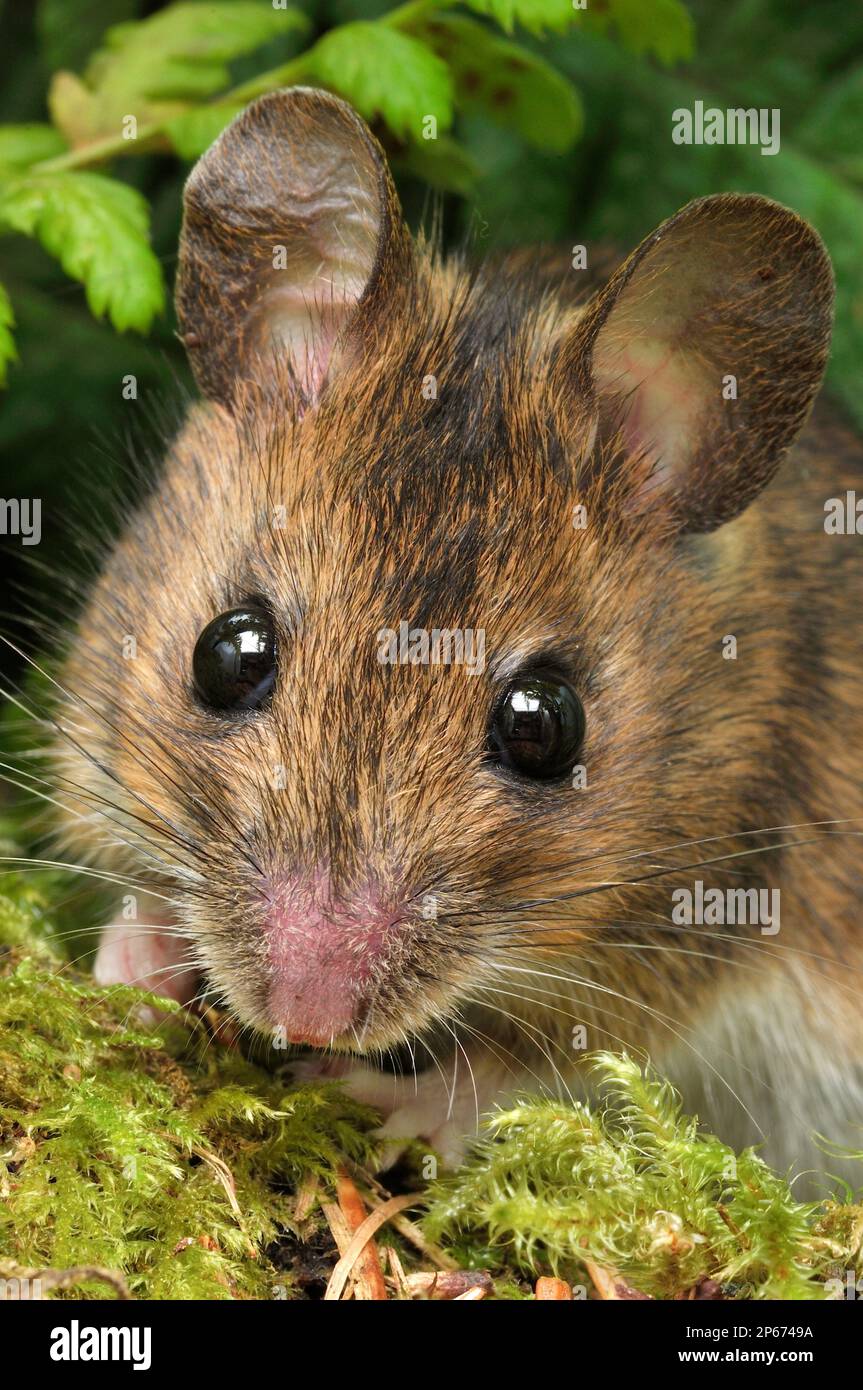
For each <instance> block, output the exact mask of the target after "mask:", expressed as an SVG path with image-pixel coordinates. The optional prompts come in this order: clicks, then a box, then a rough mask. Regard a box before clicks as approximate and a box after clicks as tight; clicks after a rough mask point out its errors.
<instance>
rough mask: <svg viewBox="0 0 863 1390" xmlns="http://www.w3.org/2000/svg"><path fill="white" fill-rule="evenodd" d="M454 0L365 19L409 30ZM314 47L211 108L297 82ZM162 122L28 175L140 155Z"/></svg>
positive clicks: (421, 2)
mask: <svg viewBox="0 0 863 1390" xmlns="http://www.w3.org/2000/svg"><path fill="white" fill-rule="evenodd" d="M457 3H458V0H407V3H406V4H404V5H398V6H397V7H396V8H395V9H394V10H390V12H389V14H385V15H381V17H380V19H377V20H369V21H368V23H372V24H385V25H387V26H388V27H395V28H401V27H405V28H410V26H411V25H412V24H414V23H415V22H416V21H417V20H420V19H425V18H426V17H427V16H429V15H432V14H434V13H436V12H437V11H438V10H447V9H451V8H452V6H453V5H455V4H457ZM315 47H316V45H315V44H313V45H312V47H311V48H308V49H306V51H305V53H300V54H298V55H297V56H296V57H295V58H292V59H291V60H290V62H288V63H284V64H283V65H282V66H281V67H279V68H271V69H270V71H269V72H262V73H259V74H258V76H257V77H252V78H250V79H249V81H248V82H241V83H240V85H239V86H238V87H234V88H232V90H231V91H229V92H223V93H222V95H221V96H219V97H217V98H216V99H215V100H214V101H213V102H212V103H210V104H211V105H213V106H221V105H223V104H228V103H231V102H237V101H251V100H252V99H253V98H254V97H257V96H263V94H264V93H265V92H271V91H273V90H274V89H275V88H276V87H289V86H290V85H291V84H292V83H294V82H298V81H301V80H302V79H303V78H304V77H306V76H307V75H308V73H309V68H310V65H309V59H310V58H311V56H312V54H313V53H314V51H315ZM190 109H191V110H201V109H203V108H202V107H193V108H190ZM164 134H165V122H164V121H150V122H148V124H147V125H143V126H141V128H140V130H139V131H138V137H137V139H135V140H127V139H125V138H124V137H123V136H122V135H109V136H105V137H104V138H103V139H101V140H94V141H93V143H92V144H89V145H81V146H79V147H78V149H75V150H68V151H67V152H66V153H65V154H58V155H55V156H54V157H53V159H44V160H42V161H41V163H39V164H34V165H33V166H32V172H33V173H34V174H35V173H38V174H55V173H60V172H62V171H64V170H67V169H82V168H87V167H88V166H89V165H91V164H104V163H105V162H106V161H107V160H109V159H113V158H115V157H116V156H119V155H124V154H132V153H135V154H140V153H142V150H146V149H148V148H152V146H153V144H154V143H155V142H157V141H158V140H159V138H160V137H164Z"/></svg>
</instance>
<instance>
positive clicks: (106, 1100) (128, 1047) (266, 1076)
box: [0, 887, 375, 1298]
mask: <svg viewBox="0 0 863 1390" xmlns="http://www.w3.org/2000/svg"><path fill="white" fill-rule="evenodd" d="M43 911H44V909H43V908H42V907H41V906H40V904H39V897H38V894H37V893H36V891H35V890H33V889H32V888H30V887H26V888H19V889H18V891H16V893H15V895H14V896H10V895H9V894H8V893H7V895H6V896H5V897H3V898H2V899H0V943H2V944H0V1156H2V1158H3V1160H4V1161H5V1167H0V1175H2V1176H0V1197H2V1201H0V1261H2V1262H3V1264H4V1266H5V1268H6V1270H7V1272H8V1270H9V1269H10V1268H11V1266H12V1265H15V1266H21V1267H26V1268H42V1267H45V1266H50V1267H55V1268H57V1267H67V1266H71V1265H97V1266H104V1267H107V1268H108V1269H111V1270H114V1271H119V1272H121V1273H122V1274H124V1275H125V1276H126V1279H127V1282H128V1284H129V1287H130V1288H131V1290H132V1292H133V1293H134V1294H136V1295H137V1296H139V1297H146V1298H229V1297H232V1296H234V1297H236V1296H247V1297H260V1298H269V1297H272V1291H273V1288H274V1286H275V1285H276V1284H281V1285H284V1284H285V1282H286V1281H285V1276H284V1274H283V1273H281V1272H279V1271H277V1270H276V1269H275V1268H274V1266H273V1265H272V1263H271V1262H270V1260H269V1259H268V1258H267V1255H266V1251H267V1248H268V1246H270V1244H271V1243H272V1242H273V1241H275V1240H277V1238H278V1237H279V1236H280V1234H281V1233H283V1232H285V1231H289V1230H291V1229H292V1224H293V1223H292V1216H291V1199H290V1192H291V1189H292V1188H293V1186H294V1185H295V1184H296V1183H297V1182H298V1180H299V1179H300V1178H301V1177H303V1176H304V1175H306V1174H308V1173H310V1172H315V1173H319V1174H320V1175H321V1176H322V1177H323V1178H325V1179H329V1178H330V1177H331V1175H332V1173H333V1169H334V1168H335V1166H336V1164H337V1163H338V1162H340V1161H342V1160H344V1159H346V1158H348V1159H357V1160H363V1161H367V1160H369V1159H370V1157H371V1155H372V1150H373V1145H372V1142H371V1139H370V1137H369V1136H370V1130H371V1128H372V1126H373V1124H374V1122H375V1117H374V1115H373V1113H372V1112H371V1111H368V1110H366V1109H365V1108H364V1107H361V1106H359V1105H356V1104H355V1103H353V1102H352V1101H350V1100H349V1099H348V1098H347V1097H346V1096H345V1095H344V1093H343V1092H342V1091H341V1090H340V1089H339V1088H337V1087H335V1086H332V1085H321V1086H307V1087H303V1088H302V1089H301V1090H290V1089H289V1087H288V1086H287V1085H286V1084H285V1083H284V1082H282V1081H280V1080H279V1079H278V1078H277V1077H274V1076H272V1075H271V1074H270V1073H268V1072H267V1071H265V1070H263V1069H262V1068H261V1067H258V1066H255V1065H254V1064H253V1063H252V1062H250V1061H248V1060H247V1059H246V1058H244V1057H243V1056H242V1055H241V1054H239V1053H238V1052H236V1051H231V1050H228V1049H226V1048H214V1047H211V1046H206V1040H202V1038H201V1036H200V1033H199V1032H196V1031H195V1030H194V1029H193V1028H192V1027H191V1026H190V1025H188V1024H187V1023H185V1022H184V1021H182V1020H181V1019H179V1018H176V1019H174V1020H171V1021H170V1022H169V1023H168V1024H167V1025H165V1026H162V1027H160V1028H159V1029H158V1030H157V1031H148V1030H147V1029H146V1028H144V1027H142V1026H140V1025H138V1024H136V1023H135V1022H134V1018H135V1017H136V1014H137V1011H138V1009H139V1007H140V1005H141V1004H142V1003H146V1002H148V998H149V997H148V996H147V995H145V994H143V993H142V992H141V991H139V990H133V989H112V990H110V991H106V990H103V989H99V988H97V987H96V986H95V985H93V984H92V982H90V981H88V980H87V979H86V977H84V976H83V975H81V974H80V973H78V972H76V971H74V970H72V969H71V968H70V967H69V966H68V965H63V964H62V963H61V961H60V959H59V957H58V956H57V955H55V954H54V951H53V950H52V947H51V945H50V932H48V931H47V929H46V927H45V923H44V918H43V915H42V914H43ZM25 945H26V953H25V950H24V947H25ZM151 1002H152V1001H151ZM84 1291H85V1292H86V1294H87V1295H88V1296H92V1297H110V1296H112V1291H111V1289H110V1288H108V1287H106V1286H105V1285H103V1284H95V1283H91V1284H89V1285H86V1286H85V1289H84ZM79 1292H80V1290H79Z"/></svg>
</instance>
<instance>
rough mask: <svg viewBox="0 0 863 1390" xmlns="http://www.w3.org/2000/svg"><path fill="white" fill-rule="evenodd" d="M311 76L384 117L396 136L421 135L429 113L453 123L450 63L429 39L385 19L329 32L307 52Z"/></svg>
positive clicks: (365, 112) (441, 122)
mask: <svg viewBox="0 0 863 1390" xmlns="http://www.w3.org/2000/svg"><path fill="white" fill-rule="evenodd" d="M304 62H305V63H306V65H307V72H308V75H309V77H311V78H312V79H313V80H315V81H317V82H320V83H321V84H322V85H323V86H324V87H329V88H330V90H331V91H334V92H338V93H339V94H340V95H341V96H343V97H346V98H347V100H348V101H349V102H351V104H352V105H353V106H355V107H356V109H357V110H358V111H359V113H360V115H361V116H365V118H366V120H373V119H374V118H375V116H382V117H383V119H384V120H385V121H386V123H387V125H388V126H389V128H390V130H392V131H393V133H394V134H395V135H398V136H401V137H402V138H411V139H413V140H417V139H419V138H420V136H421V134H422V126H423V121H424V119H425V118H426V117H427V116H434V117H435V118H436V119H437V123H438V127H439V128H440V129H442V130H446V129H447V128H448V127H449V126H450V125H451V124H452V116H453V86H452V78H451V76H450V73H449V69H448V68H447V65H446V63H444V62H442V61H441V59H440V58H438V57H437V56H436V55H435V54H434V53H432V52H431V51H430V50H429V49H428V48H427V47H426V45H425V44H424V43H421V42H420V41H419V40H418V39H416V38H411V37H410V36H409V35H408V34H402V33H399V32H398V31H397V30H395V29H389V28H387V26H386V25H385V24H372V23H369V22H366V21H359V22H357V23H356V24H343V25H342V26H341V27H340V28H338V29H332V30H330V32H329V33H328V34H325V35H324V37H323V38H322V39H320V40H319V42H318V43H316V44H315V46H314V48H312V49H310V50H309V52H308V53H307V54H305V55H304Z"/></svg>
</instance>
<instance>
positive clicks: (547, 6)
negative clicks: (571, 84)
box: [465, 0, 584, 38]
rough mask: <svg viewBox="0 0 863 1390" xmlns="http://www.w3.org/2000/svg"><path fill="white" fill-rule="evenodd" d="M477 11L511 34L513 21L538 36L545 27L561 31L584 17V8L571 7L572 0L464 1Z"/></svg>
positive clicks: (564, 30)
mask: <svg viewBox="0 0 863 1390" xmlns="http://www.w3.org/2000/svg"><path fill="white" fill-rule="evenodd" d="M465 4H466V5H467V6H468V8H469V9H471V10H475V11H476V13H477V14H484V15H488V17H489V19H494V20H497V23H498V24H499V25H500V27H501V28H502V29H505V30H506V32H507V33H508V34H511V33H512V31H513V29H514V28H515V26H516V24H520V25H521V27H522V29H527V30H528V31H529V32H530V33H531V34H536V35H538V36H539V37H540V38H541V37H542V35H543V34H545V33H547V32H548V30H549V29H550V30H552V32H553V33H555V34H563V33H565V32H566V30H567V29H571V28H572V26H573V25H574V24H578V23H579V22H580V21H581V20H583V19H584V11H583V10H578V9H576V8H575V7H574V6H573V3H572V0H465Z"/></svg>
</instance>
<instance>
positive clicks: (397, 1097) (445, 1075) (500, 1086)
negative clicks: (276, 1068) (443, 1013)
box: [291, 1055, 515, 1170]
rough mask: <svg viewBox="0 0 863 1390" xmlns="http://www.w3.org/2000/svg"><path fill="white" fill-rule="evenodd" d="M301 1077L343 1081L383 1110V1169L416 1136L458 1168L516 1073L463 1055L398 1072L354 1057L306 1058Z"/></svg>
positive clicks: (296, 1069) (299, 1066) (297, 1067)
mask: <svg viewBox="0 0 863 1390" xmlns="http://www.w3.org/2000/svg"><path fill="white" fill-rule="evenodd" d="M291 1071H292V1074H293V1076H294V1078H295V1079H296V1080H297V1081H300V1082H302V1081H321V1080H326V1081H341V1082H342V1083H343V1085H344V1087H345V1090H346V1091H347V1092H348V1094H349V1095H350V1096H352V1097H353V1098H354V1100H359V1101H362V1102H364V1104H366V1105H370V1106H372V1108H373V1109H375V1110H380V1111H381V1112H382V1113H383V1114H384V1116H385V1117H386V1118H385V1121H384V1123H383V1125H381V1127H380V1129H379V1130H378V1131H377V1133H378V1135H379V1136H380V1138H381V1139H383V1140H384V1148H383V1157H382V1162H381V1170H384V1169H386V1168H391V1167H392V1165H393V1164H394V1163H395V1162H396V1161H397V1159H398V1158H399V1156H400V1154H402V1153H403V1152H404V1150H405V1148H406V1147H407V1145H408V1144H409V1143H410V1142H411V1141H412V1140H414V1139H424V1140H427V1142H428V1144H429V1146H430V1147H431V1148H432V1149H434V1150H435V1151H436V1153H437V1154H439V1155H440V1157H441V1159H442V1160H443V1163H444V1165H445V1166H446V1167H447V1168H454V1167H456V1166H457V1165H458V1164H459V1163H460V1162H461V1161H462V1159H463V1158H464V1156H465V1153H466V1151H467V1147H468V1145H469V1143H470V1141H471V1139H473V1138H474V1137H475V1135H476V1133H477V1130H478V1128H479V1122H480V1120H481V1118H482V1116H483V1114H485V1113H486V1112H487V1111H488V1110H490V1109H491V1108H492V1106H493V1105H494V1104H495V1103H500V1102H502V1101H503V1100H504V1099H505V1097H506V1095H507V1094H511V1093H512V1091H513V1089H515V1086H514V1080H513V1076H512V1073H511V1072H508V1071H507V1070H506V1069H505V1068H504V1067H502V1066H501V1065H500V1063H499V1062H496V1061H495V1060H494V1059H487V1058H485V1057H480V1058H471V1059H470V1064H469V1065H468V1063H467V1061H466V1060H465V1058H464V1057H463V1056H461V1055H460V1056H459V1058H458V1065H457V1066H456V1065H454V1061H453V1059H452V1058H450V1059H449V1062H448V1063H446V1062H444V1063H442V1064H441V1069H440V1071H438V1070H437V1068H432V1069H431V1070H430V1071H423V1072H419V1073H418V1074H417V1075H416V1076H413V1075H408V1076H394V1075H391V1074H389V1073H388V1072H383V1071H378V1070H377V1069H376V1068H374V1067H368V1066H364V1065H363V1064H362V1063H361V1062H356V1061H353V1060H351V1059H350V1058H347V1057H345V1058H342V1057H331V1058H325V1059H322V1060H321V1061H320V1062H319V1061H316V1060H305V1059H304V1060H302V1061H299V1062H295V1063H293V1064H292V1067H291Z"/></svg>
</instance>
